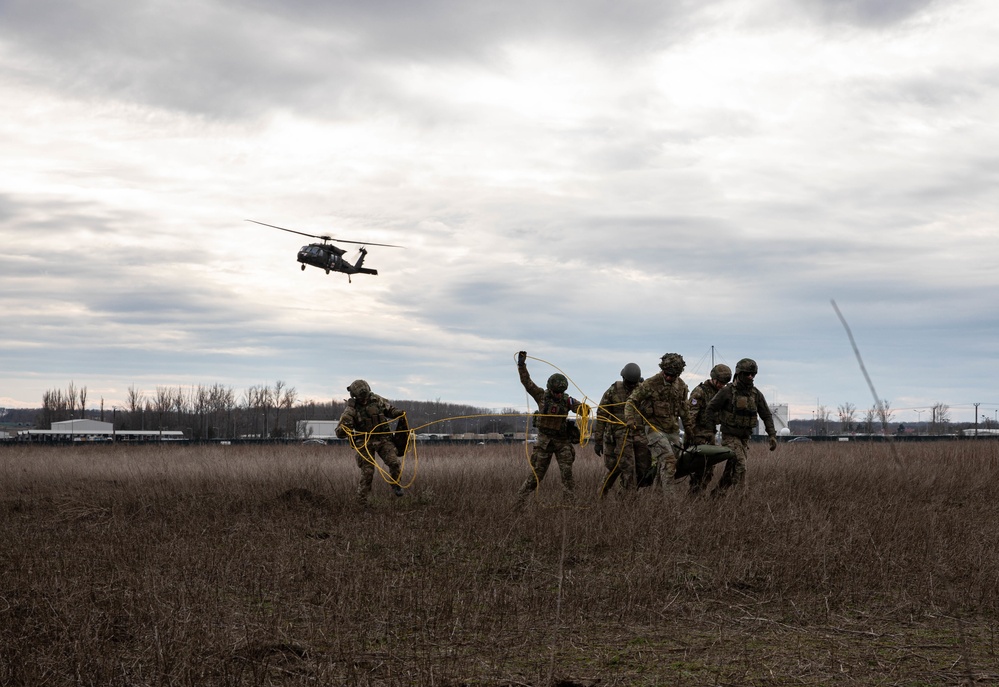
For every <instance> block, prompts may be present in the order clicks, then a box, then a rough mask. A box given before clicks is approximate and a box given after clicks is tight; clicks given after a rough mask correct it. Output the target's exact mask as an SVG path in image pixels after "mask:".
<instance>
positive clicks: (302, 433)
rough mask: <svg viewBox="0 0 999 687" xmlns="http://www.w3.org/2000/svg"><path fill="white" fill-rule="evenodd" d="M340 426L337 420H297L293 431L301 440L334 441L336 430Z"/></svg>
mask: <svg viewBox="0 0 999 687" xmlns="http://www.w3.org/2000/svg"><path fill="white" fill-rule="evenodd" d="M339 426H340V422H339V420H299V421H298V423H296V425H295V431H296V432H297V433H298V436H299V437H300V438H302V439H324V440H327V441H328V440H330V439H336V438H337V436H336V428H337V427H339Z"/></svg>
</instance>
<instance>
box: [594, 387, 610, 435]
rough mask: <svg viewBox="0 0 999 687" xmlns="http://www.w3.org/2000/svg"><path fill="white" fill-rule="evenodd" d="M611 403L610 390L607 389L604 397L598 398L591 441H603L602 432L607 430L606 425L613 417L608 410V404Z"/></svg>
mask: <svg viewBox="0 0 999 687" xmlns="http://www.w3.org/2000/svg"><path fill="white" fill-rule="evenodd" d="M611 388H613V387H611ZM613 402H614V399H613V398H612V397H611V389H608V390H607V391H605V392H604V395H603V396H601V397H600V405H599V406H598V407H597V422H596V425H595V426H594V428H593V441H603V438H604V432H605V431H607V430H608V429H609V428H608V426H607V425H608V423H609V422H610V420H611V417H612V416H613V413H612V411H611V410H610V404H611V403H613Z"/></svg>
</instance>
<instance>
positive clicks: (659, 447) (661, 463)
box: [645, 428, 680, 496]
mask: <svg viewBox="0 0 999 687" xmlns="http://www.w3.org/2000/svg"><path fill="white" fill-rule="evenodd" d="M645 436H646V437H647V438H648V440H649V452H650V453H651V454H652V464H653V465H655V466H656V469H657V472H656V481H658V482H659V484H660V485H661V486H662V490H663V494H665V495H667V496H670V495H672V494H674V493H675V492H676V487H675V485H674V481H675V480H674V479H673V477H674V475H676V453H674V452H673V446H674V445H679V444H680V435H679V434H672V433H671V434H667V433H666V432H657V431H656V430H654V429H651V428H648V429H646V432H645Z"/></svg>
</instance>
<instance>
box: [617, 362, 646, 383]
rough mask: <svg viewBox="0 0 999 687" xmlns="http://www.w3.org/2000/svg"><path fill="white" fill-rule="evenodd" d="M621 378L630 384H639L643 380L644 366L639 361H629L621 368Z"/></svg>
mask: <svg viewBox="0 0 999 687" xmlns="http://www.w3.org/2000/svg"><path fill="white" fill-rule="evenodd" d="M621 379H623V380H624V381H626V382H627V383H628V384H638V383H639V382H640V381H642V368H640V367H639V366H638V364H637V363H628V364H627V365H625V366H624V367H623V368H621Z"/></svg>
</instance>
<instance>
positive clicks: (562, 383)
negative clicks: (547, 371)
mask: <svg viewBox="0 0 999 687" xmlns="http://www.w3.org/2000/svg"><path fill="white" fill-rule="evenodd" d="M568 388H569V380H568V379H566V377H565V375H564V374H560V373H558V372H556V373H555V374H553V375H552V376H551V377H549V378H548V390H549V391H551V392H552V393H554V394H560V393H562V392H563V391H565V390H566V389H568Z"/></svg>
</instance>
